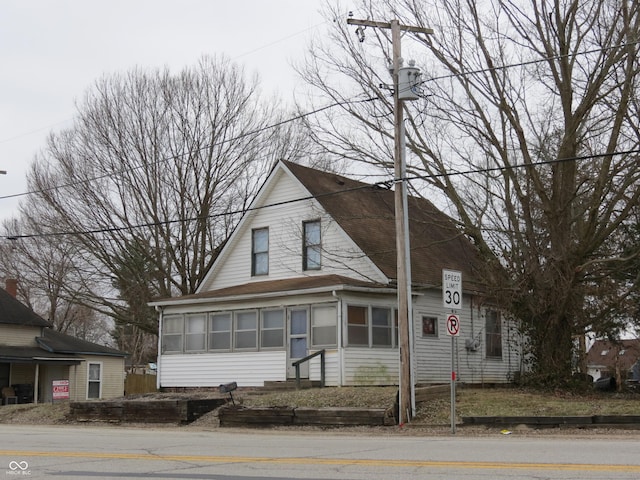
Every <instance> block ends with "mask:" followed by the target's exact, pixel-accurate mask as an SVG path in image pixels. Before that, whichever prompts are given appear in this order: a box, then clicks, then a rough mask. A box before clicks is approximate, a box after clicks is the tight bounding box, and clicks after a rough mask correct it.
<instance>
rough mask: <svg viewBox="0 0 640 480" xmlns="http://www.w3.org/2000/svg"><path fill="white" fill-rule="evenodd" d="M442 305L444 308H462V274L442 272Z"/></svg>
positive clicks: (452, 271) (453, 271) (450, 271)
mask: <svg viewBox="0 0 640 480" xmlns="http://www.w3.org/2000/svg"><path fill="white" fill-rule="evenodd" d="M442 303H443V305H444V308H450V309H453V310H460V309H461V308H462V273H461V272H457V271H455V270H442Z"/></svg>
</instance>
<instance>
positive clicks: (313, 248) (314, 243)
mask: <svg viewBox="0 0 640 480" xmlns="http://www.w3.org/2000/svg"><path fill="white" fill-rule="evenodd" d="M302 230H303V244H302V270H320V259H321V252H322V242H321V232H320V220H313V221H310V222H303V223H302Z"/></svg>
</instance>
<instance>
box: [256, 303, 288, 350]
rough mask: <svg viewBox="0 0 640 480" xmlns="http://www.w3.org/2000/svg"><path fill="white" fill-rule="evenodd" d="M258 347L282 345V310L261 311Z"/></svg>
mask: <svg viewBox="0 0 640 480" xmlns="http://www.w3.org/2000/svg"><path fill="white" fill-rule="evenodd" d="M260 347H261V348H277V347H280V348H282V347H284V310H263V311H262V324H261V336H260Z"/></svg>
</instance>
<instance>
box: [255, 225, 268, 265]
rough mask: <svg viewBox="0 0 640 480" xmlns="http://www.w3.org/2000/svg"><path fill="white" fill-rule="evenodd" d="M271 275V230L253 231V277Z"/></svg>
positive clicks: (259, 229)
mask: <svg viewBox="0 0 640 480" xmlns="http://www.w3.org/2000/svg"><path fill="white" fill-rule="evenodd" d="M268 274H269V229H268V228H258V229H255V230H252V231H251V275H252V276H256V275H268Z"/></svg>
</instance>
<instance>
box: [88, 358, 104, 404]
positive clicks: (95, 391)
mask: <svg viewBox="0 0 640 480" xmlns="http://www.w3.org/2000/svg"><path fill="white" fill-rule="evenodd" d="M101 390H102V364H101V363H89V364H88V365H87V398H100V397H101V396H102V392H101Z"/></svg>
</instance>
